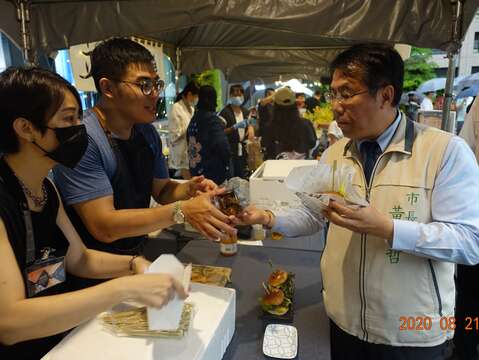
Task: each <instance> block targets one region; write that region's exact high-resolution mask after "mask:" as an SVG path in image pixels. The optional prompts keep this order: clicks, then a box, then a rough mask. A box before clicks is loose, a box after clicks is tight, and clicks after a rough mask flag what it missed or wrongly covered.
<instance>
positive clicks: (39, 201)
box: [17, 176, 48, 208]
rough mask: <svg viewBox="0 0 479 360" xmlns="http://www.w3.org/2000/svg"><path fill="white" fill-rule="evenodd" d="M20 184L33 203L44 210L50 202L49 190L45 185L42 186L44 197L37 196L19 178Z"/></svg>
mask: <svg viewBox="0 0 479 360" xmlns="http://www.w3.org/2000/svg"><path fill="white" fill-rule="evenodd" d="M17 179H18V182H19V183H20V186H21V187H22V190H23V192H24V193H25V195H27V196H28V197H29V198H30V200H32V201H33V204H34V205H35V207H37V208H43V207H44V206H45V205H46V203H47V200H48V193H47V189H46V188H45V185H44V184H42V196H36V195H35V194H34V193H32V191H31V190H30V189H29V188H28V187H27V186H26V185H25V184H24V182H23V181H22V180H21V179H20V178H19V177H18V176H17Z"/></svg>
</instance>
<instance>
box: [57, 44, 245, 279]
mask: <svg viewBox="0 0 479 360" xmlns="http://www.w3.org/2000/svg"><path fill="white" fill-rule="evenodd" d="M153 61H154V59H153V56H152V55H151V53H150V52H149V51H148V50H147V49H146V48H145V47H144V46H142V45H140V44H138V43H136V42H134V41H132V40H130V39H126V38H113V39H109V40H106V41H104V42H101V43H99V44H98V45H97V46H96V47H95V49H94V50H93V52H92V54H91V75H92V77H93V80H94V82H95V86H96V88H97V90H98V92H99V94H100V98H99V101H98V103H97V105H96V106H95V107H94V108H93V109H91V110H89V111H87V113H86V115H85V117H84V119H83V122H84V124H85V126H86V129H87V132H88V148H87V150H86V153H85V156H84V157H83V158H82V159H81V160H80V162H79V163H78V165H77V166H76V167H75V168H74V169H70V168H67V167H64V166H57V167H55V169H54V179H55V182H56V184H57V186H58V188H59V189H60V193H61V195H62V197H63V199H64V201H65V202H66V204H67V205H68V206H69V207H70V215H71V218H72V220H73V223H74V225H75V227H76V228H77V231H78V232H79V233H80V235H81V237H82V239H83V240H84V241H85V243H87V244H88V246H89V247H92V248H95V249H98V250H103V251H107V252H112V253H120V254H130V255H138V254H141V253H142V252H143V248H144V246H145V242H146V241H147V234H148V233H150V232H152V231H156V230H159V229H163V228H167V227H169V226H171V225H174V224H181V223H183V222H184V221H185V220H186V221H188V223H190V224H191V225H192V226H193V227H195V228H196V229H198V230H199V231H200V232H201V233H202V234H204V235H205V236H206V237H207V238H210V239H218V238H221V237H224V236H225V234H226V233H231V234H235V233H236V231H235V229H234V228H232V227H231V226H229V225H227V223H226V221H227V218H226V217H225V216H224V215H223V214H222V213H221V211H218V209H216V208H215V207H214V206H213V205H212V204H211V201H210V199H211V197H212V196H214V192H215V191H216V190H215V189H216V188H217V186H216V184H214V182H212V181H211V180H206V179H205V178H204V177H194V178H192V179H191V180H189V181H187V182H185V183H181V184H180V183H178V182H175V181H173V180H170V179H169V178H168V171H167V167H166V162H165V159H164V157H163V152H162V144H161V140H160V137H159V135H158V133H157V131H156V130H155V128H154V127H153V125H152V124H151V122H152V121H153V119H154V114H155V104H156V101H157V99H158V96H159V94H160V91H161V90H162V86H163V82H162V80H161V79H159V78H158V74H157V73H156V70H155V66H154V64H153ZM207 191H210V193H208V194H207V193H204V194H202V195H200V196H196V195H197V194H198V192H207ZM151 197H153V199H154V200H155V201H156V202H157V203H159V204H161V205H162V206H157V207H152V208H150V199H151ZM154 241H157V240H156V239H155V240H154ZM80 286H84V285H82V284H81V283H80Z"/></svg>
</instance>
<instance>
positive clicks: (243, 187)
mask: <svg viewBox="0 0 479 360" xmlns="http://www.w3.org/2000/svg"><path fill="white" fill-rule="evenodd" d="M221 187H224V188H226V190H233V191H234V192H235V194H236V196H237V197H238V199H239V202H240V205H241V206H242V207H246V206H248V205H249V182H248V181H247V180H245V179H241V178H239V177H234V178H231V179H229V180H226V181H225V182H224V183H223V184H221Z"/></svg>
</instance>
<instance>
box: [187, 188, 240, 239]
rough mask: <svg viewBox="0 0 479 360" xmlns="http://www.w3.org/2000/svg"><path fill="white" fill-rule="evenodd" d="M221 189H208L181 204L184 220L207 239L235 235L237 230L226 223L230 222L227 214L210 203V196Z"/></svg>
mask: <svg viewBox="0 0 479 360" xmlns="http://www.w3.org/2000/svg"><path fill="white" fill-rule="evenodd" d="M221 191H222V190H215V191H210V192H209V193H205V194H201V195H198V196H197V197H195V198H192V199H190V200H186V201H183V202H182V204H181V210H182V211H183V213H184V214H185V217H186V221H188V222H189V223H190V224H191V225H192V226H193V227H194V228H196V229H198V230H199V231H200V232H201V233H202V234H203V235H204V236H206V237H207V238H208V239H210V240H216V241H217V240H218V239H222V238H227V237H228V236H230V235H236V232H237V231H236V229H235V228H234V227H232V226H230V225H228V224H229V223H230V222H231V221H230V219H229V218H228V216H226V215H225V214H223V213H222V212H221V211H220V210H218V209H217V208H216V207H215V206H214V205H213V204H212V203H211V198H212V197H213V196H215V195H216V194H217V193H220V192H221Z"/></svg>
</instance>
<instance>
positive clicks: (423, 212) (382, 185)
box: [321, 114, 455, 346]
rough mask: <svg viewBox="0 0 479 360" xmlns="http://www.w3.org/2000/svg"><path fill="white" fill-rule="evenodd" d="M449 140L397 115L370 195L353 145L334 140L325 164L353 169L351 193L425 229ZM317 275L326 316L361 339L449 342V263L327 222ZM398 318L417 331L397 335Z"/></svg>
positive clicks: (451, 293) (451, 270)
mask: <svg viewBox="0 0 479 360" xmlns="http://www.w3.org/2000/svg"><path fill="white" fill-rule="evenodd" d="M451 137H452V135H451V134H448V133H445V132H443V131H440V130H437V129H434V128H430V127H425V126H423V125H420V124H418V123H413V122H410V121H408V120H407V119H406V117H405V116H404V114H402V118H401V121H400V124H399V126H398V128H397V130H396V132H395V134H394V136H393V138H392V140H391V143H390V144H389V146H388V147H387V149H386V150H385V151H384V153H383V154H382V155H381V156H380V158H379V159H378V161H377V163H376V166H375V169H374V170H373V174H372V175H371V180H372V183H371V187H370V189H368V188H367V186H366V181H365V176H364V172H363V169H362V165H361V161H360V155H359V153H358V151H357V148H356V144H355V143H354V142H352V141H348V139H342V140H341V141H338V142H337V143H335V144H334V145H333V146H332V147H331V148H330V149H329V150H328V155H327V159H326V160H325V161H326V163H329V164H332V163H333V161H334V160H337V162H338V166H339V165H340V164H346V165H349V166H353V167H354V168H355V169H356V172H355V177H354V180H353V185H354V187H355V188H356V189H357V191H358V192H359V193H360V194H362V195H363V196H364V197H365V198H366V199H368V200H369V202H370V204H371V205H372V206H374V207H375V208H376V209H377V210H378V211H380V212H381V213H383V214H387V215H388V216H390V217H391V218H393V219H402V220H409V221H417V222H421V223H430V222H431V221H432V214H431V211H432V209H431V195H432V189H433V188H434V182H435V180H436V177H437V175H438V173H439V170H440V167H441V164H442V159H443V156H444V152H445V150H446V147H447V145H448V143H449V141H450V139H451ZM321 272H322V278H323V297H324V303H325V307H326V311H327V314H328V316H329V317H330V318H331V320H333V321H334V322H335V323H336V324H337V325H338V326H339V327H340V328H342V329H343V330H344V331H346V332H347V333H349V334H351V335H354V336H356V337H358V338H360V339H361V340H364V341H367V342H371V343H377V344H387V345H395V346H435V345H438V344H441V343H443V342H444V341H445V340H446V339H448V338H450V337H451V336H452V332H451V331H447V330H446V329H445V328H446V327H447V326H445V323H446V321H447V318H448V317H453V316H454V303H455V287H454V264H452V263H447V262H440V261H435V260H431V259H428V258H425V257H420V256H415V255H410V254H407V253H405V252H398V251H394V250H391V247H390V246H389V244H388V242H387V241H386V240H385V239H382V238H378V237H375V236H372V235H366V234H359V233H354V232H352V231H350V230H347V229H345V228H341V227H339V226H336V225H334V224H331V226H330V228H329V232H328V236H327V242H326V247H325V250H324V253H323V256H322V259H321ZM403 317H406V318H410V317H413V318H414V319H416V318H417V323H416V325H415V326H413V327H412V328H411V327H410V328H409V329H407V328H406V329H405V330H401V329H400V327H401V325H402V322H403V320H402V318H403ZM426 317H428V318H430V319H431V328H428V329H425V330H420V329H418V327H419V328H420V327H421V326H420V324H419V322H421V321H423V320H424V319H425V318H426ZM441 318H443V319H442V320H441ZM426 321H427V322H428V320H426ZM410 325H411V323H410ZM426 326H427V327H429V324H426ZM443 328H444V330H443Z"/></svg>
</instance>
